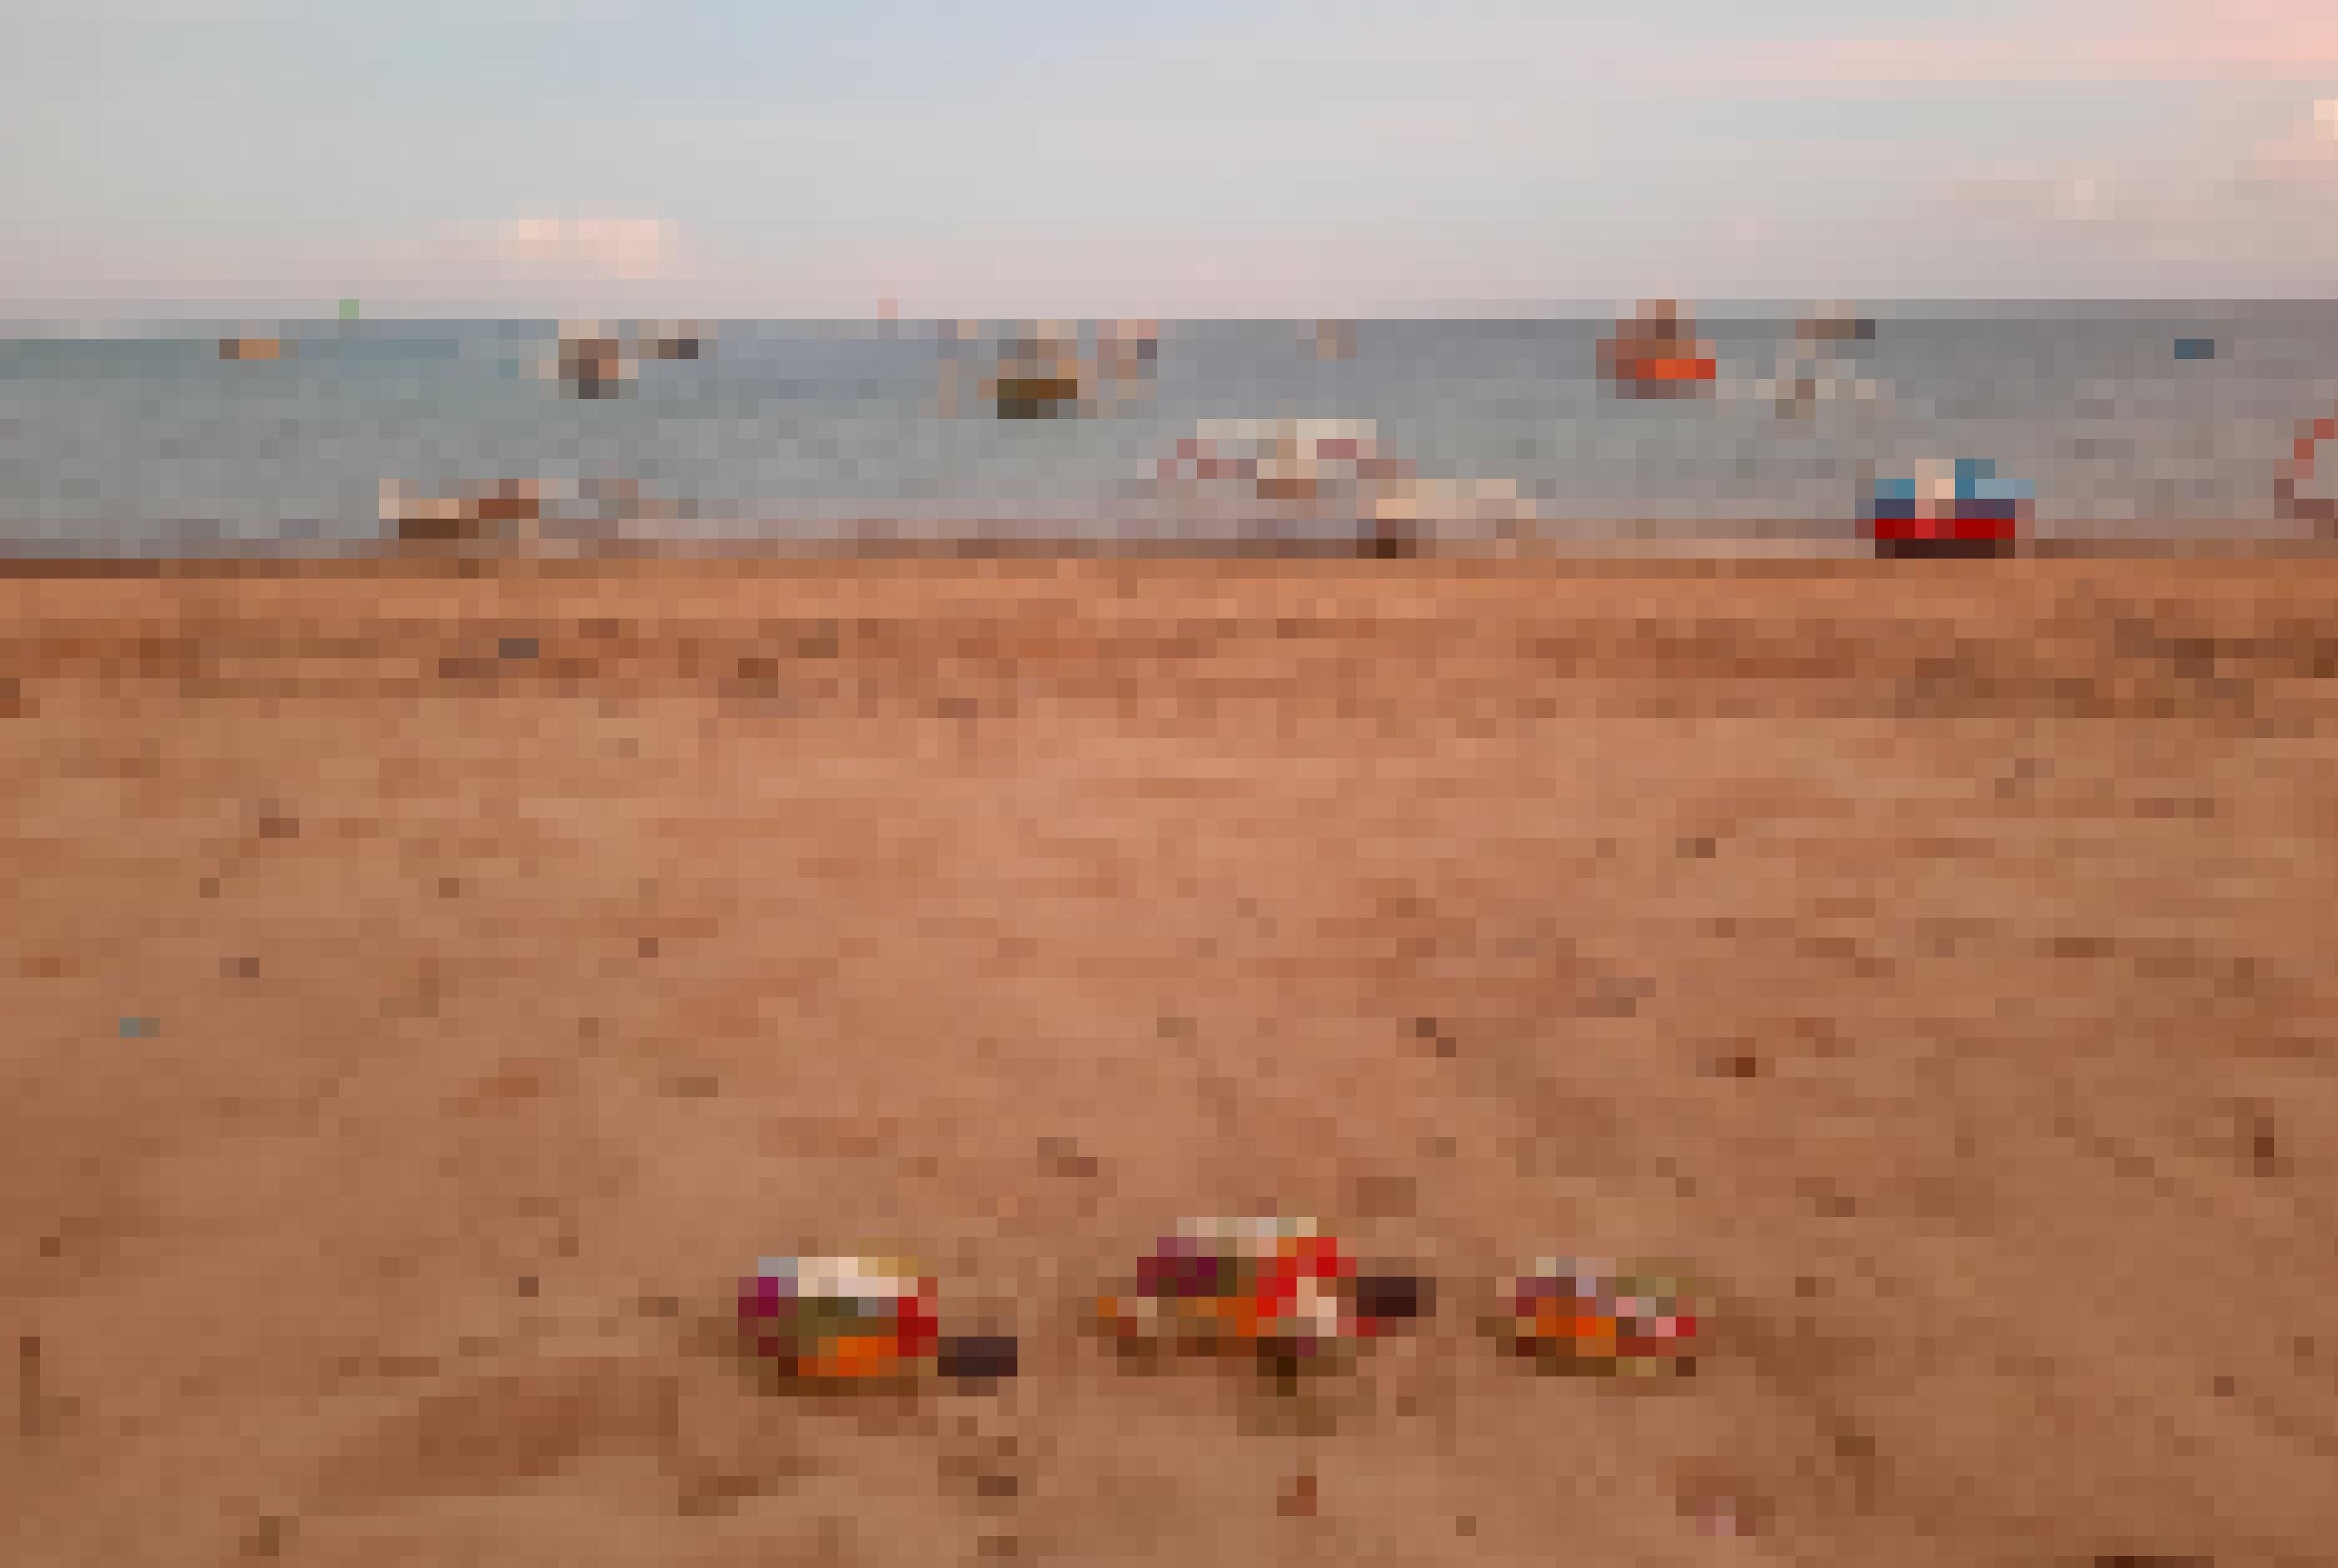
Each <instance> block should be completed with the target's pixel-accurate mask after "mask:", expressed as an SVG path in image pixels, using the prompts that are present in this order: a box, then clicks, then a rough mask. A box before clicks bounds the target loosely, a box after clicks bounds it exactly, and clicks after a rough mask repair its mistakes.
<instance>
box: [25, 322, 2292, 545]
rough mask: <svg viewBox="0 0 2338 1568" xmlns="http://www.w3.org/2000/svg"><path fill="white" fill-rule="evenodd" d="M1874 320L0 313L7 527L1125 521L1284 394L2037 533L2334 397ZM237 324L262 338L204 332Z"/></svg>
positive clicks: (1940, 327)
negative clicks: (1957, 485) (983, 353)
mask: <svg viewBox="0 0 2338 1568" xmlns="http://www.w3.org/2000/svg"><path fill="white" fill-rule="evenodd" d="M1872 314H1873V316H1874V318H1875V319H1876V323H1877V326H1876V331H1875V336H1874V338H1873V340H1872V341H1871V342H1866V343H1862V344H1857V345H1850V346H1846V347H1845V348H1843V350H1842V353H1841V355H1840V358H1837V359H1836V360H1834V361H1833V362H1832V363H1824V362H1822V364H1821V365H1819V366H1818V367H1816V371H1817V373H1818V374H1819V375H1820V376H1821V377H1825V378H1828V379H1831V380H1832V381H1833V382H1834V383H1835V390H1836V393H1837V395H1836V396H1834V397H1822V398H1821V399H1820V400H1819V401H1817V402H1816V403H1815V404H1814V405H1812V406H1811V407H1808V408H1807V409H1806V410H1805V411H1803V412H1802V413H1799V414H1795V415H1786V414H1782V413H1781V412H1780V410H1779V407H1778V406H1777V403H1776V401H1775V400H1774V398H1773V397H1771V396H1769V395H1768V392H1767V391H1766V389H1765V388H1764V387H1763V385H1762V383H1763V382H1764V381H1765V380H1768V379H1772V378H1774V377H1777V376H1779V375H1780V374H1781V372H1782V369H1783V371H1784V372H1785V373H1786V374H1788V375H1792V374H1794V373H1795V371H1794V369H1793V368H1792V367H1790V366H1787V365H1785V363H1784V360H1785V356H1786V355H1787V352H1788V350H1789V348H1790V347H1791V344H1792V317H1791V315H1790V314H1788V313H1780V314H1778V315H1775V316H1767V315H1762V316H1757V315H1752V314H1738V315H1734V316H1731V317H1726V318H1713V317H1708V318H1706V319H1703V320H1702V321H1701V323H1700V330H1701V331H1702V332H1703V333H1704V335H1705V336H1707V337H1709V338H1712V339H1713V340H1714V343H1715V345H1716V347H1717V350H1718V355H1719V359H1720V375H1721V385H1720V387H1719V389H1718V393H1717V395H1716V396H1715V397H1713V398H1710V399H1706V400H1700V401H1695V402H1682V403H1665V402H1653V403H1636V402H1630V401H1626V400H1622V399H1619V398H1617V397H1616V396H1615V395H1614V394H1613V392H1612V391H1611V390H1609V389H1608V388H1606V387H1604V386H1603V385H1602V384H1601V383H1600V382H1599V381H1598V380H1597V378H1596V375H1595V368H1596V358H1595V344H1596V339H1597V338H1599V337H1600V336H1601V335H1602V333H1603V332H1604V331H1605V330H1606V327H1607V325H1608V324H1607V323H1606V321H1603V320H1591V319H1537V320H1525V321H1365V322H1362V323H1360V324H1358V325H1357V327H1356V328H1355V331H1354V352H1353V354H1352V355H1351V357H1349V358H1342V359H1331V360H1326V359H1321V358H1317V357H1315V356H1314V355H1313V354H1312V353H1311V352H1310V351H1309V346H1310V344H1311V341H1312V333H1311V328H1308V327H1305V326H1303V325H1302V324H1301V323H1295V322H1285V323H1275V322H1255V321H1243V322H1206V321H1195V322H1164V323H1163V324H1162V325H1161V331H1160V342H1159V350H1158V358H1157V361H1156V362H1155V382H1154V387H1153V389H1152V392H1151V395H1150V397H1148V398H1147V399H1146V400H1145V401H1144V403H1142V404H1141V405H1139V406H1137V407H1134V408H1129V409H1124V410H1122V411H1119V412H1116V413H1114V414H1111V415H1109V416H1107V417H1094V418H1086V419H1046V420H1032V421H1000V420H998V419H996V418H993V417H987V416H985V417H972V416H968V415H958V416H956V417H949V416H946V415H945V414H944V413H943V412H942V410H941V409H940V408H939V407H938V402H937V386H938V380H939V377H940V375H941V366H942V363H943V361H944V360H945V359H950V358H957V359H964V358H966V357H967V354H968V349H967V348H966V346H964V345H959V344H957V343H955V342H954V341H953V340H952V336H951V331H950V329H949V328H948V327H945V326H937V325H933V324H917V323H902V324H899V325H897V326H880V325H879V324H876V323H870V324H868V325H865V326H864V325H852V326H841V327H840V326H836V325H833V324H807V323H786V322H767V321H732V322H722V323H717V324H715V325H714V326H713V328H712V336H711V339H710V341H709V344H708V346H707V351H706V357H705V358H702V359H698V360H694V361H693V360H683V361H673V362H653V363H648V364H644V365H643V367H642V368H641V373H640V377H639V379H638V381H637V382H635V383H634V385H633V386H632V387H631V388H630V389H629V391H628V392H627V394H626V395H625V396H623V397H614V398H610V399H605V400H580V399H577V398H575V397H565V396H563V395H562V389H561V387H559V385H558V384H557V383H556V382H555V381H551V380H547V379H545V377H544V376H543V375H542V374H541V373H540V370H539V367H540V365H541V364H542V362H543V361H545V359H547V358H550V357H551V356H553V354H554V353H555V339H556V324H555V323H554V322H550V321H506V322H493V321H488V322H481V321H461V322H417V321H397V322H366V323H347V324H345V323H340V322H332V321H326V322H286V323H277V324H271V325H269V326H265V327H259V328H255V327H254V326H253V324H251V323H237V324H234V325H232V326H221V325H190V324H179V325H174V326H172V327H168V328H162V327H155V328H138V329H125V328H108V329H107V330H106V331H105V332H104V333H103V334H102V335H101V334H100V333H98V332H97V331H95V330H94V329H89V328H58V327H52V326H44V327H40V328H23V327H19V328H9V329H7V330H8V331H9V332H10V334H11V335H10V336H6V337H0V550H6V551H8V552H11V553H17V554H57V553H72V554H123V553H168V552H179V551H210V550H215V549H229V550H233V549H251V548H277V547H282V546H285V545H288V544H290V545H291V546H293V547H296V548H330V547H333V546H336V545H340V544H350V543H355V542H359V541H363V540H368V539H371V538H375V537H378V535H379V534H380V531H381V526H382V525H381V522H380V515H381V502H380V496H381V489H382V485H383V484H384V482H385V481H389V482H394V483H396V484H398V485H400V486H402V487H403V488H404V489H405V491H406V492H407V493H408V494H420V495H433V494H452V493H456V492H458V491H462V490H465V489H467V488H472V487H476V486H479V485H493V484H496V483H497V482H499V481H505V480H511V479H530V480H534V481H535V482H537V483H540V484H544V485H550V486H553V487H555V488H556V489H564V490H565V492H566V493H569V494H582V495H591V494H595V493H606V492H608V491H610V490H611V489H612V488H614V487H617V486H623V485H630V486H633V487H634V491H635V492H636V493H638V494H639V495H643V496H646V497H650V498H652V499H653V501H655V502H656V503H658V504H660V506H661V509H662V510H663V511H664V512H665V513H668V514H671V515H673V517H674V518H675V520H674V521H673V522H671V523H670V524H665V525H666V526H670V527H672V528H673V529H674V530H675V531H676V532H680V533H690V532H698V533H702V534H734V533H745V534H771V535H780V534H789V533H791V532H800V533H810V534H817V533H819V532H820V530H821V529H822V528H823V527H824V526H826V525H829V524H834V523H836V522H839V521H843V520H850V519H857V518H876V517H894V518H900V519H905V520H909V521H912V522H916V521H920V520H923V521H928V522H941V521H945V520H952V519H981V520H986V521H988V522H991V523H993V524H998V523H1005V524H1031V525H1034V526H1044V527H1046V528H1048V529H1050V530H1062V529H1073V530H1079V531H1099V532H1103V533H1105V534H1110V533H1112V532H1115V531H1123V532H1136V531H1143V530H1145V529H1148V528H1154V527H1159V526H1162V525H1163V524H1164V521H1165V522H1167V523H1168V524H1170V525H1174V524H1175V520H1174V518H1169V519H1164V516H1163V515H1162V512H1161V507H1160V503H1159V502H1158V501H1157V500H1156V499H1154V498H1152V497H1150V496H1149V495H1148V494H1147V491H1146V485H1147V483H1148V481H1149V480H1150V478H1151V476H1152V475H1153V473H1154V462H1155V460H1156V459H1157V458H1160V457H1162V456H1167V455H1169V454H1171V453H1173V452H1174V449H1175V446H1176V443H1177V441H1178V440H1179V438H1180V437H1182V436H1187V435H1190V434H1191V433H1192V432H1193V430H1194V424H1195V422H1196V421H1197V420H1199V419H1203V418H1226V417H1258V418H1271V417H1290V416H1297V417H1343V418H1357V419H1369V420H1371V421H1374V422H1375V424H1376V427H1377V430H1378V435H1379V438H1380V444H1381V446H1382V447H1383V448H1384V449H1385V450H1388V451H1390V452H1392V453H1395V454H1397V455H1400V456H1405V457H1409V458H1410V459H1412V460H1413V461H1414V462H1415V463H1416V464H1418V465H1419V469H1420V470H1421V472H1423V473H1424V474H1426V475H1432V476H1438V477H1445V478H1457V479H1480V478H1483V479H1496V480H1507V481H1508V482H1510V483H1511V484H1513V485H1516V486H1517V487H1518V490H1519V491H1520V492H1521V493H1523V494H1524V495H1528V496H1529V497H1531V498H1532V500H1533V502H1534V503H1535V505H1537V508H1538V509H1539V511H1540V512H1541V513H1542V514H1543V515H1545V516H1546V517H1547V518H1548V519H1550V520H1552V523H1553V524H1554V526H1556V527H1558V528H1560V529H1561V530H1562V531H1564V530H1565V529H1567V528H1568V527H1574V528H1577V529H1578V530H1585V531H1589V530H1593V529H1594V528H1595V525H1596V523H1597V522H1598V521H1600V520H1604V519H1616V518H1628V519H1635V520H1645V521H1651V522H1658V523H1673V524H1707V525H1710V527H1711V528H1712V530H1713V531H1714V533H1716V534H1726V533H1727V532H1728V531H1729V530H1730V529H1731V528H1732V527H1737V528H1744V527H1745V526H1746V525H1748V524H1751V523H1753V522H1754V521H1756V520H1777V519H1796V520H1801V521H1802V522H1804V523H1807V524H1810V525H1811V526H1812V528H1813V529H1814V530H1815V531H1817V532H1820V533H1824V532H1825V531H1826V530H1828V529H1834V530H1838V531H1840V530H1841V529H1842V528H1843V527H1845V526H1847V525H1848V524H1850V523H1851V522H1852V520H1853V519H1855V518H1856V517H1857V515H1858V514H1859V511H1860V507H1861V505H1862V501H1863V500H1864V498H1865V496H1866V495H1867V494H1868V490H1869V486H1870V485H1871V483H1872V481H1873V479H1874V477H1875V476H1876V475H1879V474H1883V473H1891V472H1895V471H1902V470H1904V469H1905V468H1906V467H1907V466H1909V465H1911V464H1912V463H1914V462H1916V461H1917V460H1920V459H1925V458H1935V457H1958V456H1977V457H1987V458H1990V459H1993V460H1995V462H1996V463H1997V465H1998V467H1999V473H2000V474H2002V475H2007V476H2009V477H2013V478H2018V479H2020V480H2025V481H2027V482H2029V484H2030V485H2033V486H2034V487H2035V491H2036V495H2037V531H2038V534H2040V535H2041V536H2046V537H2051V536H2055V535H2057V534H2059V535H2062V536H2066V537H2068V536H2076V535H2079V534H2097V535H2098V534H2110V535H2114V536H2116V535H2118V534H2136V535H2160V536H2165V535H2167V534H2176V535H2179V536H2180V535H2205V534H2219V535H2242V536H2270V537H2282V536H2286V535H2287V534H2293V533H2294V532H2296V531H2297V530H2296V527H2295V525H2294V524H2283V523H2282V522H2281V521H2280V519H2279V518H2278V515H2277V508H2276V505H2275V502H2274V480H2275V478H2276V476H2277V471H2278V468H2279V466H2280V465H2281V463H2282V462H2283V461H2284V459H2286V458H2287V457H2288V456H2290V454H2291V451H2292V447H2293V444H2294V442H2295V440H2296V439H2297V438H2298V436H2299V435H2300V433H2301V428H2302V426H2304V424H2305V423H2306V422H2309V421H2311V420H2313V419H2315V418H2317V417H2325V416H2331V415H2333V413H2338V407H2333V405H2338V303H2333V302H2310V303H2302V304H2247V305H2235V306H2215V305H2181V306H2176V305H2171V306H2151V307H2099V306H2098V307H2085V308H2079V307H2045V306H2041V307H2026V308H2013V307H2008V308H2003V309H1979V308H1974V309H1962V310H1950V309H1944V308H1940V307H1924V308H1908V309H1891V308H1888V307H1878V308H1874V309H1872ZM253 331H272V332H275V333H276V334H278V335H279V336H280V337H281V338H283V339H284V340H285V342H286V344H287V352H286V354H285V357H284V358H281V359H280V360H275V361H265V360H263V361H256V362H255V361H224V360H222V359H221V358H220V354H219V338H220V337H221V335H222V334H223V333H229V332H244V333H250V332H253ZM2204 338H2205V339H2211V340H2213V346H2212V348H2209V349H2207V350H2206V351H2205V357H2204V350H2203V348H2202V347H2201V345H2200V344H2199V343H2198V341H2197V340H2198V339H2204ZM2179 339H2190V340H2194V341H2192V342H2190V343H2189V344H2187V345H2186V347H2184V348H2181V349H2179V348H2178V340H2179ZM2323 453H2324V454H2325V455H2326V458H2327V464H2326V466H2327V467H2328V468H2329V469H2331V470H2332V471H2333V472H2338V443H2326V444H2324V446H2323ZM2333 491H2338V485H2333V484H2332V483H2331V482H2330V481H2329V480H2328V479H2327V478H2323V479H2318V480H2316V481H2313V483H2312V484H2310V485H2309V486H2308V494H2311V495H2331V494H2333Z"/></svg>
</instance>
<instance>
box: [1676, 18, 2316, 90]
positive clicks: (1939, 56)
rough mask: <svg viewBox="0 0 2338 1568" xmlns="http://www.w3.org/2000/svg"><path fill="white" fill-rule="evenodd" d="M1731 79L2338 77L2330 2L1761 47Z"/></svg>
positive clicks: (1725, 69)
mask: <svg viewBox="0 0 2338 1568" xmlns="http://www.w3.org/2000/svg"><path fill="white" fill-rule="evenodd" d="M1705 64H1706V68H1707V69H1710V70H1712V71H1713V73H1714V75H1715V76H1716V77H1717V78H1718V79H1721V80H1726V81H1734V82H1741V83H1775V84H1778V85H1793V86H1809V85H1820V84H1834V85H1848V86H1864V85H1870V84H1872V85H1891V84H1904V83H1989V82H2004V83H2020V82H2029V83H2037V82H2094V83H2140V82H2314V81H2319V80H2323V79H2329V78H2338V5H2331V4H2329V3H2328V0H2115V3H2106V0H2080V3H2075V4H2074V3H2068V0H2066V3H2064V4H2060V5H2040V6H2038V8H2037V9H2035V10H2034V11H2030V12H2027V13H2025V14H2023V15H2020V16H2019V17H2018V18H2016V19H2014V20H2012V21H2011V22H2009V23H2008V24H2004V25H1999V26H1996V27H1978V28H1977V27H1973V26H1971V25H1968V24H1965V23H1963V22H1947V21H1944V22H1943V23H1941V24H1939V25H1934V26H1932V27H1930V28H1926V27H1922V26H1917V27H1911V28H1907V29H1904V30H1894V31H1889V32H1883V33H1871V34H1859V33H1846V34H1844V35H1842V36H1837V37H1827V38H1804V39H1795V40H1790V41H1781V42H1778V43H1773V44H1756V45H1754V46H1753V47H1752V48H1749V49H1741V50H1734V51H1732V52H1730V54H1728V56H1726V57H1725V58H1724V57H1720V56H1714V57H1712V58H1709V59H1708V60H1707V61H1706V63H1705Z"/></svg>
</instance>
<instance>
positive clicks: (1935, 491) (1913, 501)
mask: <svg viewBox="0 0 2338 1568" xmlns="http://www.w3.org/2000/svg"><path fill="white" fill-rule="evenodd" d="M2033 494H2034V493H2033V492H2032V491H2031V489H2030V487H2029V485H2027V484H2024V483H2022V482H2020V481H2019V480H2013V479H2001V478H1999V477H1998V473H1997V465H1996V464H1995V463H1992V462H1990V461H1989V460H1988V459H1987V458H1982V457H1959V458H1956V459H1955V460H1953V461H1941V460H1939V459H1933V460H1931V461H1928V462H1924V463H1920V464H1918V465H1917V466H1916V471H1915V472H1914V473H1913V474H1911V475H1904V476H1901V477H1896V478H1888V479H1884V480H1881V481H1879V482H1878V483H1877V485H1876V486H1875V495H1874V497H1873V500H1872V502H1871V505H1870V508H1869V514H1868V518H1869V527H1870V529H1871V536H1872V537H1873V539H1874V542H1875V548H1876V553H1877V554H1881V555H1889V556H1928V555H1929V556H1940V555H2004V554H2011V553H2012V550H2013V548H2014V545H2015V544H2016V542H2017V541H2018V540H2019V537H2020V535H2021V531H2022V529H2023V527H2024V526H2025V525H2026V524H2028V523H2029V521H2030V517H2031V514H2032V500H2033Z"/></svg>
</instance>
